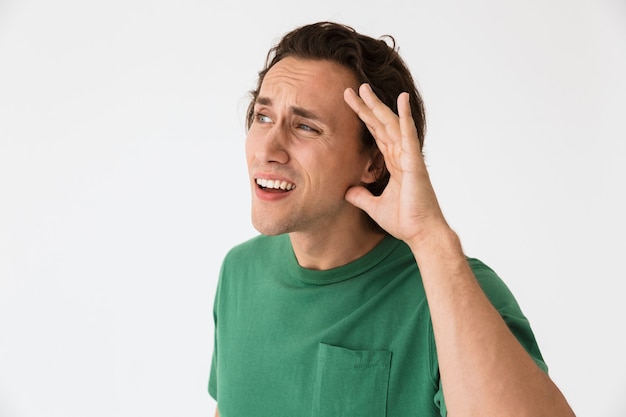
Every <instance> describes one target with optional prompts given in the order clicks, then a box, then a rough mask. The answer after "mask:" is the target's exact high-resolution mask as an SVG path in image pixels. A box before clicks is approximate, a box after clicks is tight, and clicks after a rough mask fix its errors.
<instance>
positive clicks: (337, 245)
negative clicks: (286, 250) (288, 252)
mask: <svg viewBox="0 0 626 417" xmlns="http://www.w3.org/2000/svg"><path fill="white" fill-rule="evenodd" d="M384 237H385V234H384V233H382V232H380V231H377V230H373V229H372V228H371V227H369V226H365V227H362V228H359V229H356V230H351V231H336V232H335V233H332V232H331V233H329V232H328V231H322V232H293V233H290V234H289V238H290V239H291V245H292V247H293V251H294V253H295V255H296V259H297V260H298V263H299V264H300V266H301V267H303V268H308V269H316V270H326V269H332V268H337V267H339V266H343V265H346V264H348V263H350V262H352V261H354V260H356V259H358V258H360V257H361V256H363V255H365V254H366V253H368V252H369V251H371V250H372V249H374V247H375V246H376V245H377V244H378V243H379V242H380V241H381V240H383V238H384Z"/></svg>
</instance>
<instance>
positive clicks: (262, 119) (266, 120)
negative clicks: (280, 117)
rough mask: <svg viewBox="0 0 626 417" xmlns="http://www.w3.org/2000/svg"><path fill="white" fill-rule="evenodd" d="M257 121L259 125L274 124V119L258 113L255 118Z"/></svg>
mask: <svg viewBox="0 0 626 417" xmlns="http://www.w3.org/2000/svg"><path fill="white" fill-rule="evenodd" d="M255 119H256V120H257V121H258V122H259V123H272V119H270V118H269V117H267V116H266V115H264V114H261V113H257V114H256V116H255Z"/></svg>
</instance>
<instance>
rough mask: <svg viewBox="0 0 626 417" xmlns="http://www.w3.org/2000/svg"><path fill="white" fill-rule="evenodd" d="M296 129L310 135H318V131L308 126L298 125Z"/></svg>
mask: <svg viewBox="0 0 626 417" xmlns="http://www.w3.org/2000/svg"><path fill="white" fill-rule="evenodd" d="M298 129H301V130H304V131H307V132H312V133H319V130H317V129H315V128H313V127H311V126H309V125H305V124H304V123H300V124H298Z"/></svg>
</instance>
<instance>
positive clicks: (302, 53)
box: [246, 22, 426, 195]
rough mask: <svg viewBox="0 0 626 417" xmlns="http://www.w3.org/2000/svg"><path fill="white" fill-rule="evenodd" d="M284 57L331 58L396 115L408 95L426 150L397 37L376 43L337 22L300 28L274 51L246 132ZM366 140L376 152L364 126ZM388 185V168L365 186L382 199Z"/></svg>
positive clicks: (419, 107)
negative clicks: (400, 101) (402, 98)
mask: <svg viewBox="0 0 626 417" xmlns="http://www.w3.org/2000/svg"><path fill="white" fill-rule="evenodd" d="M388 42H389V43H388ZM286 57H294V58H298V59H312V60H327V61H331V62H335V63H337V64H340V65H342V66H344V67H345V68H347V69H349V70H350V71H352V73H353V74H354V75H355V77H356V79H357V81H358V83H359V84H362V83H369V84H370V86H371V87H372V89H373V90H374V92H375V93H376V95H377V96H378V97H379V98H380V100H381V101H382V102H383V103H385V105H387V106H388V107H389V108H391V109H392V110H393V111H394V112H395V113H396V114H397V113H398V106H397V98H398V95H400V93H402V92H408V93H409V95H410V105H411V113H412V116H413V119H414V121H415V127H416V128H417V134H418V137H419V141H420V148H421V147H422V146H423V143H424V134H425V130H426V122H425V112H424V104H423V102H422V97H421V95H420V93H419V91H418V90H417V87H416V86H415V82H414V81H413V77H412V76H411V73H410V72H409V70H408V68H407V66H406V64H405V63H404V61H403V59H402V58H401V57H400V55H399V54H398V49H397V48H396V44H395V39H394V38H393V37H392V36H390V35H385V36H383V37H381V38H380V39H374V38H371V37H369V36H365V35H362V34H359V33H357V32H356V31H355V30H354V29H353V28H351V27H349V26H346V25H342V24H338V23H333V22H318V23H313V24H310V25H305V26H301V27H299V28H297V29H295V30H293V31H291V32H289V33H287V34H286V35H285V36H283V38H282V39H281V40H280V41H279V42H278V44H276V45H275V46H274V47H273V48H271V49H270V51H269V52H268V54H267V59H266V62H265V68H264V69H263V70H262V71H260V72H259V79H258V84H257V87H256V89H255V90H253V91H251V92H250V94H251V99H252V101H251V103H250V105H249V107H248V113H247V120H246V121H247V126H248V128H249V127H250V125H251V124H252V121H253V119H254V104H255V101H256V99H257V97H258V94H259V91H260V89H261V84H262V83H263V79H264V78H265V75H266V74H267V72H268V71H269V69H270V68H272V67H273V66H274V65H275V64H276V63H277V62H279V61H280V60H281V59H283V58H286ZM362 140H363V144H364V146H365V148H366V149H367V150H373V149H375V148H376V141H375V140H374V137H373V136H372V134H371V133H370V132H369V130H368V129H367V128H366V127H365V124H363V134H362ZM388 182H389V172H388V171H387V169H386V167H385V168H384V169H382V170H381V174H380V175H379V177H378V178H377V180H376V181H375V182H373V183H372V184H368V185H367V186H366V187H367V188H368V189H369V191H370V192H371V193H372V194H374V195H380V194H381V193H382V192H383V190H384V189H385V187H386V186H387V183H388Z"/></svg>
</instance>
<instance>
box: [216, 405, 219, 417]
mask: <svg viewBox="0 0 626 417" xmlns="http://www.w3.org/2000/svg"><path fill="white" fill-rule="evenodd" d="M215 417H220V413H219V411H217V407H215Z"/></svg>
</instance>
